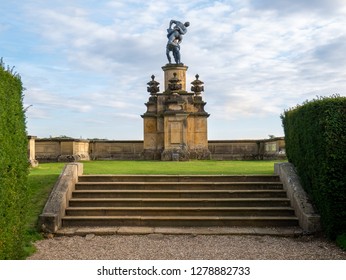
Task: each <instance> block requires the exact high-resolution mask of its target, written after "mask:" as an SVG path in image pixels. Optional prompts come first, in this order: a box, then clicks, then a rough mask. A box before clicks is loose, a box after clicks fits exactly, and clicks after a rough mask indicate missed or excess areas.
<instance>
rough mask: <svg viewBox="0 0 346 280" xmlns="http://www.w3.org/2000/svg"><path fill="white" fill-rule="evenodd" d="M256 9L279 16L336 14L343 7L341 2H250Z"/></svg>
mask: <svg viewBox="0 0 346 280" xmlns="http://www.w3.org/2000/svg"><path fill="white" fill-rule="evenodd" d="M251 4H252V5H253V7H255V8H256V9H263V10H275V11H277V12H278V13H280V14H291V13H311V12H318V13H338V12H340V10H341V9H342V8H343V7H344V3H343V1H342V0H276V1H271V0H251Z"/></svg>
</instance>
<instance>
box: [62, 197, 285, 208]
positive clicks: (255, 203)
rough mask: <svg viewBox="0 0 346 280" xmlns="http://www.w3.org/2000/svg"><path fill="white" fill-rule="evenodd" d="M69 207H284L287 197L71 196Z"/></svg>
mask: <svg viewBox="0 0 346 280" xmlns="http://www.w3.org/2000/svg"><path fill="white" fill-rule="evenodd" d="M69 206H70V207H270V206H272V207H285V206H290V201H289V199H288V198H103V199H101V198H71V199H70V201H69Z"/></svg>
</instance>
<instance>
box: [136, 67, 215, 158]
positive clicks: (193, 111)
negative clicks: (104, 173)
mask: <svg viewBox="0 0 346 280" xmlns="http://www.w3.org/2000/svg"><path fill="white" fill-rule="evenodd" d="M162 69H163V71H164V78H165V84H164V88H165V90H164V92H163V93H159V88H158V84H159V83H158V82H156V81H155V80H154V78H155V77H154V76H152V81H150V82H149V83H148V85H149V87H148V92H150V94H151V96H150V97H149V101H148V102H147V103H145V105H146V106H147V112H145V113H144V114H143V115H142V118H143V121H144V152H143V158H144V159H148V160H153V159H161V160H189V159H209V158H210V152H209V150H208V135H207V118H208V117H209V114H208V113H206V112H205V111H204V106H205V104H206V103H205V102H204V101H203V100H202V97H201V96H200V94H201V91H203V87H202V86H199V87H198V86H196V83H197V84H198V85H201V84H203V82H201V81H199V80H198V75H196V78H197V80H196V81H194V82H193V83H192V84H193V85H194V86H193V87H192V89H191V90H193V91H194V92H188V91H186V71H187V69H188V67H187V66H185V65H183V64H167V65H165V66H163V67H162ZM200 90H201V91H200Z"/></svg>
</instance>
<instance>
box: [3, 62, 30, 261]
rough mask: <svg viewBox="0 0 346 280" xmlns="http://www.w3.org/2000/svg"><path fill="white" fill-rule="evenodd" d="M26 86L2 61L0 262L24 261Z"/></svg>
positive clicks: (26, 159)
mask: <svg viewBox="0 0 346 280" xmlns="http://www.w3.org/2000/svg"><path fill="white" fill-rule="evenodd" d="M22 101H23V86H22V82H21V79H20V77H19V76H18V75H16V74H15V73H13V71H12V69H9V68H7V69H6V68H5V67H4V64H3V62H2V60H0V259H21V258H23V257H24V252H23V248H24V233H25V221H26V219H25V215H26V207H27V202H28V201H27V177H28V156H27V145H28V144H27V135H26V123H25V111H24V109H23V102H22Z"/></svg>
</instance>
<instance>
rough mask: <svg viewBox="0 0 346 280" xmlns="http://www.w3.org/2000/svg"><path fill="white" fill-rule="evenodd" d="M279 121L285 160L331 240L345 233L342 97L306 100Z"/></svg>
mask: <svg viewBox="0 0 346 280" xmlns="http://www.w3.org/2000/svg"><path fill="white" fill-rule="evenodd" d="M281 118H282V124H283V127H284V132H285V141H286V154H287V158H288V160H289V161H290V162H292V163H293V164H294V166H295V167H296V169H297V172H298V174H299V176H300V178H301V181H302V184H303V187H304V188H305V190H306V191H307V193H308V194H309V195H310V196H311V198H312V200H313V202H314V204H315V206H316V207H317V209H318V211H319V213H320V215H321V223H322V227H323V229H324V230H325V232H326V233H327V235H328V236H329V237H330V238H332V239H335V238H336V237H337V236H338V235H340V234H343V233H346V171H345V170H346V98H345V97H340V96H339V95H334V96H331V97H324V98H318V99H315V100H312V101H310V102H309V101H307V102H305V103H304V104H303V105H301V106H297V107H295V108H293V109H290V110H287V111H285V112H284V114H283V115H281Z"/></svg>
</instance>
